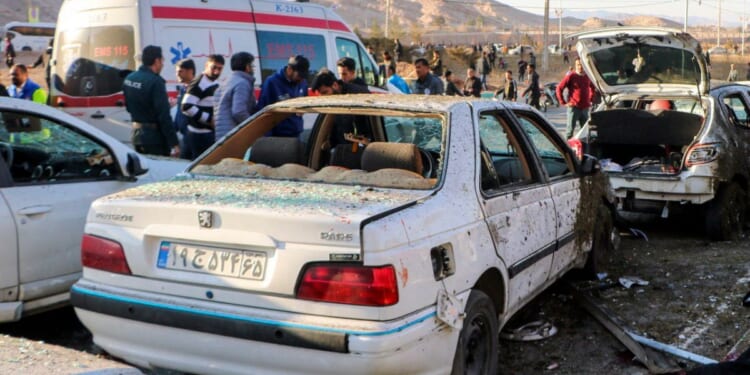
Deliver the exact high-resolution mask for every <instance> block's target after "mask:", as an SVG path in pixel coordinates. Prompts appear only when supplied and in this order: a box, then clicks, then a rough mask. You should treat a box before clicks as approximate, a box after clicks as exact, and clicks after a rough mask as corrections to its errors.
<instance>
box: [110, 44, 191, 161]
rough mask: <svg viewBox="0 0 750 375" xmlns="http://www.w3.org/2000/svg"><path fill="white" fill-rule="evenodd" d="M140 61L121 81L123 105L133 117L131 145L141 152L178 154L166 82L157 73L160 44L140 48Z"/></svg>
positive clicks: (158, 69) (159, 65) (159, 70)
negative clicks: (133, 70)
mask: <svg viewBox="0 0 750 375" xmlns="http://www.w3.org/2000/svg"><path fill="white" fill-rule="evenodd" d="M141 62H142V63H143V64H142V65H141V66H140V67H139V68H138V70H136V71H135V72H132V73H130V74H128V75H127V76H126V77H125V80H124V81H123V83H122V91H123V94H124V96H125V109H126V110H127V111H128V113H130V117H131V119H132V121H133V128H132V134H131V141H132V142H133V147H134V148H135V150H136V151H138V152H140V153H142V154H153V155H162V156H168V155H171V156H178V155H179V154H180V146H179V144H178V143H177V133H176V132H175V130H174V128H173V127H172V118H171V117H170V116H169V99H168V97H167V86H166V83H165V82H164V78H162V77H161V76H160V75H159V73H161V70H162V68H164V57H163V56H162V53H161V47H158V46H146V47H145V48H143V53H142V54H141Z"/></svg>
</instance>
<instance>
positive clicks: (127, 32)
mask: <svg viewBox="0 0 750 375" xmlns="http://www.w3.org/2000/svg"><path fill="white" fill-rule="evenodd" d="M58 39H59V40H56V41H55V48H56V49H57V64H56V65H55V67H54V75H53V81H54V85H55V88H56V89H57V90H58V91H60V92H63V93H65V94H67V95H71V96H80V97H90V96H105V95H112V94H114V93H117V92H119V91H121V90H122V82H123V80H124V76H125V74H123V71H124V70H131V71H132V70H135V59H133V55H134V43H135V42H134V37H133V27H132V26H102V27H82V28H77V29H72V30H65V31H62V32H60V36H59V38H58Z"/></svg>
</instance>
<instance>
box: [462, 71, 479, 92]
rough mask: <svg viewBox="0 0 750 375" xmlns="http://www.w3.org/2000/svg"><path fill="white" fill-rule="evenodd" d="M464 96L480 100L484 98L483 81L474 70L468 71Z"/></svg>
mask: <svg viewBox="0 0 750 375" xmlns="http://www.w3.org/2000/svg"><path fill="white" fill-rule="evenodd" d="M464 95H466V96H473V97H475V98H479V97H481V96H482V81H481V80H480V79H479V77H477V76H476V71H475V70H474V69H472V68H469V69H466V81H464Z"/></svg>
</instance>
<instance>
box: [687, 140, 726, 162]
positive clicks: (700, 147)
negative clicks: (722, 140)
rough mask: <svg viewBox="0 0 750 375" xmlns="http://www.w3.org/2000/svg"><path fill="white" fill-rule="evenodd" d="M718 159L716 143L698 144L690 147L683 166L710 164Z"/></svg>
mask: <svg viewBox="0 0 750 375" xmlns="http://www.w3.org/2000/svg"><path fill="white" fill-rule="evenodd" d="M718 158H719V144H718V143H699V144H695V145H693V146H691V147H690V149H688V151H687V158H685V166H686V167H692V166H694V165H699V164H706V163H710V162H712V161H714V160H716V159H718Z"/></svg>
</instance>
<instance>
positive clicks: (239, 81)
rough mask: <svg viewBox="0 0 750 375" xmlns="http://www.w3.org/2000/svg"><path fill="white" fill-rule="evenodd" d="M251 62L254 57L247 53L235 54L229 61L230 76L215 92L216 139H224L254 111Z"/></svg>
mask: <svg viewBox="0 0 750 375" xmlns="http://www.w3.org/2000/svg"><path fill="white" fill-rule="evenodd" d="M253 61H255V56H253V55H252V54H250V53H249V52H237V53H235V54H234V55H232V58H231V60H229V65H230V66H231V67H232V75H231V76H230V77H229V82H227V84H226V85H225V86H222V87H220V88H219V91H217V97H218V98H219V100H218V103H217V104H218V105H217V109H216V139H219V138H222V137H224V135H226V134H227V133H228V132H229V131H230V130H232V129H233V128H234V127H235V126H237V125H239V124H240V123H241V122H243V121H245V119H247V118H248V117H250V115H251V114H253V112H254V111H255V95H254V90H255V76H254V75H253Z"/></svg>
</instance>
